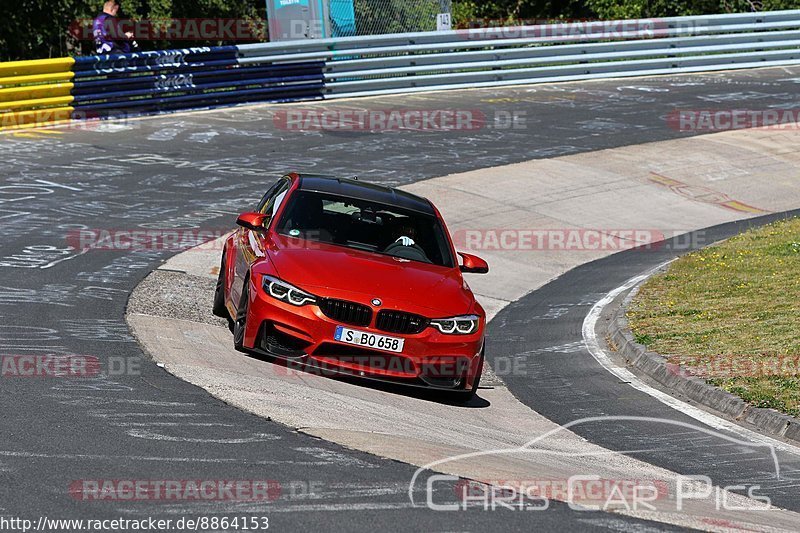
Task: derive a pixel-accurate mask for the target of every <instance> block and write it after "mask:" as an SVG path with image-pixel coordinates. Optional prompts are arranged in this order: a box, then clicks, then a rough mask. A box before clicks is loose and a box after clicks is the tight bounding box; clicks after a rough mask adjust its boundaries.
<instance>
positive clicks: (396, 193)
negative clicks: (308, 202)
mask: <svg viewBox="0 0 800 533" xmlns="http://www.w3.org/2000/svg"><path fill="white" fill-rule="evenodd" d="M299 176H300V183H299V185H298V189H300V190H303V191H316V192H323V193H330V194H336V195H339V196H345V197H347V198H354V199H356V200H366V201H369V202H376V203H380V204H387V205H392V206H396V207H402V208H404V209H409V210H412V211H418V212H420V213H425V214H426V215H435V213H434V210H433V205H432V204H431V203H430V202H429V201H428V200H426V199H425V198H423V197H421V196H417V195H415V194H411V193H408V192H405V191H401V190H400V189H394V188H392V187H384V186H383V185H376V184H374V183H368V182H365V181H358V180H356V179H352V178H336V177H333V176H323V175H317V174H300V175H299Z"/></svg>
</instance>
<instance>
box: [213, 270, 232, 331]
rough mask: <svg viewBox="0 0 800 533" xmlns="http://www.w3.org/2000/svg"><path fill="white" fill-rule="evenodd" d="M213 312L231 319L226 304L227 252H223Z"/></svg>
mask: <svg viewBox="0 0 800 533" xmlns="http://www.w3.org/2000/svg"><path fill="white" fill-rule="evenodd" d="M212 312H213V313H214V315H215V316H218V317H220V318H227V319H228V320H230V319H231V315H230V313H228V308H227V307H226V306H225V254H222V263H221V264H220V267H219V276H217V288H216V289H215V290H214V307H213V308H212Z"/></svg>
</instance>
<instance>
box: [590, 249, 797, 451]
mask: <svg viewBox="0 0 800 533" xmlns="http://www.w3.org/2000/svg"><path fill="white" fill-rule="evenodd" d="M672 261H673V260H670V261H667V262H665V263H662V264H660V265H658V266H657V267H655V268H652V269H650V270H648V271H647V272H645V273H644V274H640V275H638V276H636V277H634V278H631V279H629V280H628V281H626V282H625V283H624V284H623V285H621V286H619V287H617V288H616V289H614V290H612V291H611V292H609V293H608V294H606V295H605V296H604V297H603V298H602V299H601V300H600V301H598V302H597V303H596V304H594V306H593V307H592V309H591V310H590V311H589V314H587V315H586V318H585V319H584V320H583V342H584V344H585V345H586V349H587V350H589V353H590V354H591V355H592V357H594V359H595V360H596V361H597V362H598V363H600V365H601V366H602V367H603V368H605V369H606V370H607V371H608V372H610V373H611V374H613V375H614V376H616V377H617V378H619V379H620V380H621V381H623V382H626V383H627V384H629V385H630V386H631V387H633V388H634V389H636V390H638V391H641V392H644V393H645V394H647V395H649V396H652V397H653V398H655V399H656V400H658V401H660V402H661V403H663V404H664V405H667V406H669V407H671V408H673V409H675V410H676V411H679V412H681V413H683V414H685V415H688V416H690V417H692V418H694V419H695V420H697V421H698V422H701V423H703V424H705V425H707V426H709V427H712V428H714V429H717V430H721V431H728V432H730V433H733V434H735V435H737V436H739V437H741V438H743V439H747V440H750V441H753V442H758V443H762V444H767V445H770V446H773V447H774V448H775V449H776V450H780V451H782V452H786V453H790V454H793V455H796V456H800V448H798V447H797V446H794V445H792V444H789V443H786V442H783V441H780V440H777V439H774V438H772V437H768V436H766V435H762V434H760V433H757V432H755V431H751V430H749V429H747V428H744V427H742V426H740V425H738V424H735V423H733V422H729V421H728V420H725V419H724V418H721V417H719V416H717V415H714V414H711V413H709V412H708V411H704V410H703V409H700V408H698V407H695V406H693V405H691V404H689V403H686V402H684V401H682V400H679V399H678V398H675V397H673V396H670V395H669V394H667V393H665V392H662V391H660V390H658V389H655V388H653V387H651V386H650V385H647V384H646V383H644V382H643V381H642V380H641V379H639V378H638V377H637V376H636V375H635V374H634V373H633V372H631V371H630V370H628V369H627V368H623V367H620V366H618V365H616V364H615V363H614V362H613V361H612V360H611V358H610V357H609V356H608V354H607V353H606V351H605V350H604V349H603V348H602V346H601V345H600V342H599V341H598V339H597V333H596V331H595V328H596V326H597V321H598V320H599V318H600V315H601V314H602V313H603V310H604V309H605V308H606V307H607V306H608V304H610V303H611V302H612V301H614V299H615V298H616V297H617V296H619V295H620V294H621V293H623V292H625V291H627V290H628V289H631V288H633V287H635V286H636V285H638V284H639V283H641V282H643V281H644V280H645V279H647V278H648V277H650V276H651V275H653V274H654V273H655V272H656V271H658V270H659V269H661V268H663V267H664V266H666V265H668V264H669V263H671V262H672Z"/></svg>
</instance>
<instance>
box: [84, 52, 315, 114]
mask: <svg viewBox="0 0 800 533" xmlns="http://www.w3.org/2000/svg"><path fill="white" fill-rule="evenodd" d="M324 70H325V61H322V60H310V61H299V62H298V61H294V62H279V63H276V62H264V63H259V64H253V65H242V64H240V63H239V61H238V48H237V47H235V46H221V47H202V48H187V49H180V50H160V51H147V52H135V53H131V54H113V55H99V56H88V57H79V58H76V59H75V64H74V66H73V73H74V81H73V87H72V89H71V95H72V97H73V99H72V104H71V105H72V108H73V110H74V111H73V116H74V117H83V116H86V115H87V114H89V115H91V116H98V117H104V116H113V115H117V114H120V113H147V112H154V111H170V110H178V109H187V108H192V107H209V106H218V105H230V104H238V103H246V102H265V101H266V102H272V101H274V102H285V101H294V100H313V99H320V98H322V94H323V92H324V90H325V76H324Z"/></svg>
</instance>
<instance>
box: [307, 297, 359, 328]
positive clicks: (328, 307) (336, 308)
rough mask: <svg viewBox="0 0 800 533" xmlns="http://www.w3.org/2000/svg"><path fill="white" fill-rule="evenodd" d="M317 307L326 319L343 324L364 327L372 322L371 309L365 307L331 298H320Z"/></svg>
mask: <svg viewBox="0 0 800 533" xmlns="http://www.w3.org/2000/svg"><path fill="white" fill-rule="evenodd" d="M317 305H319V309H320V311H322V313H323V314H324V315H325V316H326V317H328V318H331V319H333V320H338V321H339V322H344V323H345V324H352V325H353V326H362V327H364V326H369V323H370V322H371V321H372V309H370V308H369V307H368V306H366V305H362V304H359V303H355V302H348V301H347V300H334V299H333V298H320V299H319V300H318V301H317Z"/></svg>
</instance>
